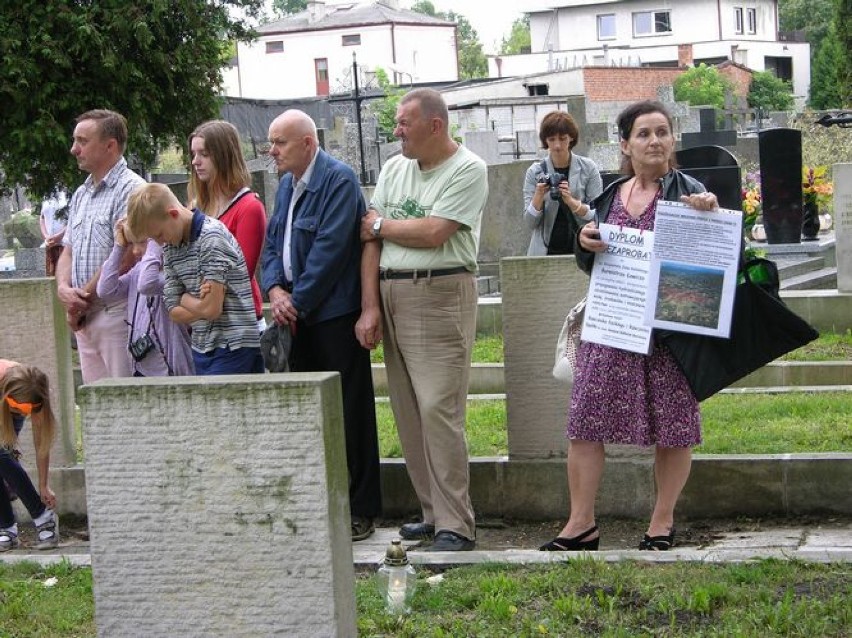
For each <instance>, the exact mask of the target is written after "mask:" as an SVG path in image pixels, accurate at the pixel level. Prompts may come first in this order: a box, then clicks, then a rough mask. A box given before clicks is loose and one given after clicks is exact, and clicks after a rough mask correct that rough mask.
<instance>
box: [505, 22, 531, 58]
mask: <svg viewBox="0 0 852 638" xmlns="http://www.w3.org/2000/svg"><path fill="white" fill-rule="evenodd" d="M531 46H532V40H531V39H530V14H528V13H526V14H524V16H523V17H522V18H518V19H517V20H515V21H514V22H513V23H512V30H511V31H510V32H509V37H508V38H506V37H504V38H503V43H502V44H501V45H500V53H502V54H503V55H513V54H517V53H529V52H530V48H531Z"/></svg>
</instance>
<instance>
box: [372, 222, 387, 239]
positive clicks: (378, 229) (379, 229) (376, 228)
mask: <svg viewBox="0 0 852 638" xmlns="http://www.w3.org/2000/svg"><path fill="white" fill-rule="evenodd" d="M383 221H385V218H384V217H376V221H374V222H373V237H378V236H379V233H381V232H382V222H383Z"/></svg>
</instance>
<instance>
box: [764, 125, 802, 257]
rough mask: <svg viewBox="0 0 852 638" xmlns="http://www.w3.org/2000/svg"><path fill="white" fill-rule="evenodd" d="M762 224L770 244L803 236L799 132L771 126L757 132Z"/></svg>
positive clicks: (786, 241) (796, 239)
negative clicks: (771, 127)
mask: <svg viewBox="0 0 852 638" xmlns="http://www.w3.org/2000/svg"><path fill="white" fill-rule="evenodd" d="M758 148H759V152H760V192H761V198H762V202H763V226H764V228H765V229H766V241H767V242H768V243H770V244H798V243H801V240H802V132H801V131H799V130H796V129H790V128H774V129H769V130H767V131H761V132H760V133H758Z"/></svg>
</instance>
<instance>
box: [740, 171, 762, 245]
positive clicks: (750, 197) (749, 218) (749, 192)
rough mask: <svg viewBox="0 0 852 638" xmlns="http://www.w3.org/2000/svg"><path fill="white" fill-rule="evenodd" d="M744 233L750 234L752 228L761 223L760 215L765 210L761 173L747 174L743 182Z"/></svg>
mask: <svg viewBox="0 0 852 638" xmlns="http://www.w3.org/2000/svg"><path fill="white" fill-rule="evenodd" d="M742 198H743V204H742V206H743V232H745V234H746V235H748V234H749V231H750V230H751V228H752V226H754V225H755V224H757V223H760V222H759V220H760V214H761V212H762V210H763V207H762V204H761V202H762V198H761V196H760V172H759V171H753V172H750V173H746V175H745V179H744V180H743V190H742Z"/></svg>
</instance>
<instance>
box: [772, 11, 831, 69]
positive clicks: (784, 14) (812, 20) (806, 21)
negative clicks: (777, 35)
mask: <svg viewBox="0 0 852 638" xmlns="http://www.w3.org/2000/svg"><path fill="white" fill-rule="evenodd" d="M842 1H843V0H841V2H842ZM836 9H837V7H836V0H781V1H780V2H779V3H778V24H779V27H780V29H781V31H804V32H805V39H806V40H807V41H808V42H810V44H811V47H814V46H817V45H818V44H819V43H820V42H821V41H822V40H823V38H825V36H826V34H827V33H828V27H829V24H830V23H831V17H832V16H833V15H835V13H836ZM812 53H813V51H812ZM811 57H813V55H812V56H811Z"/></svg>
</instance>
